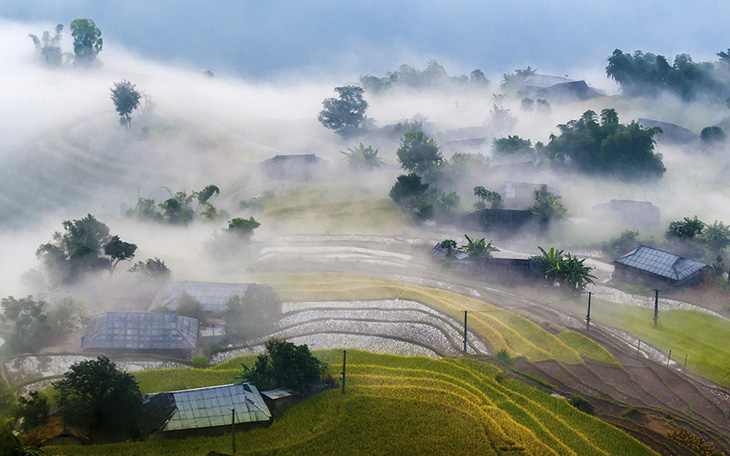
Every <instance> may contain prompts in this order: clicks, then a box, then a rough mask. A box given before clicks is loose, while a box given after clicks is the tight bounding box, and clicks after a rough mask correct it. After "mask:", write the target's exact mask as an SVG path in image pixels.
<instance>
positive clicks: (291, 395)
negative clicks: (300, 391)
mask: <svg viewBox="0 0 730 456" xmlns="http://www.w3.org/2000/svg"><path fill="white" fill-rule="evenodd" d="M261 397H263V398H264V402H266V405H267V406H268V407H269V410H272V411H274V410H278V411H279V412H283V411H284V410H286V409H288V408H289V407H291V406H292V405H294V404H296V403H297V402H299V395H297V393H295V392H294V391H292V390H290V389H289V388H277V389H274V390H269V391H261Z"/></svg>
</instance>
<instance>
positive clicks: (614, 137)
mask: <svg viewBox="0 0 730 456" xmlns="http://www.w3.org/2000/svg"><path fill="white" fill-rule="evenodd" d="M558 129H559V130H560V136H555V135H551V136H550V142H549V143H548V144H547V145H546V146H544V147H541V148H539V152H540V153H541V154H542V155H543V156H544V157H546V158H547V159H548V160H550V161H552V162H553V163H556V164H559V165H560V166H571V167H573V168H575V169H576V170H578V171H580V172H583V173H586V174H600V175H612V176H616V177H618V178H621V179H624V180H631V179H639V178H643V177H661V176H662V175H663V174H664V172H665V171H666V168H664V164H663V163H662V156H661V154H655V153H654V146H655V144H656V141H654V135H656V134H659V133H661V132H662V131H661V129H660V128H659V127H653V128H643V127H642V126H641V125H639V124H638V123H636V122H634V121H632V122H631V123H630V124H621V123H619V121H618V114H616V111H615V110H613V109H604V110H602V111H601V120H600V123H599V122H598V120H597V119H596V113H595V112H593V111H590V110H589V111H586V112H584V113H583V115H582V116H581V118H580V119H577V120H570V121H569V122H568V123H566V124H561V125H558Z"/></svg>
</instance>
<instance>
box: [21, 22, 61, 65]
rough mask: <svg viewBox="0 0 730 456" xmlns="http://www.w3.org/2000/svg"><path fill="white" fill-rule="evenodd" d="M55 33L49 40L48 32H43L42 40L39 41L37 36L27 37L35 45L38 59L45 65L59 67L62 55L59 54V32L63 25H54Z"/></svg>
mask: <svg viewBox="0 0 730 456" xmlns="http://www.w3.org/2000/svg"><path fill="white" fill-rule="evenodd" d="M55 31H56V33H55V34H54V35H53V38H51V34H50V33H49V32H43V35H42V38H41V39H40V40H39V39H38V37H37V36H35V35H33V34H30V35H28V36H29V37H30V38H31V39H32V40H33V44H34V45H35V50H36V54H38V58H39V59H40V60H41V62H43V63H44V64H45V65H48V66H60V65H61V63H62V61H63V53H62V52H61V46H60V43H61V32H63V24H58V25H56V29H55Z"/></svg>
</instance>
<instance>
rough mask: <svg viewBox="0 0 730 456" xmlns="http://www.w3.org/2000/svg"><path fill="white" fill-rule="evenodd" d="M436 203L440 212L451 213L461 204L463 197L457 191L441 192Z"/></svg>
mask: <svg viewBox="0 0 730 456" xmlns="http://www.w3.org/2000/svg"><path fill="white" fill-rule="evenodd" d="M434 203H435V205H436V208H437V209H438V211H439V212H440V213H442V214H444V215H450V214H452V213H453V212H454V211H456V210H457V209H458V208H459V206H461V197H460V196H459V194H458V193H456V192H448V193H446V192H439V193H438V194H437V195H436V200H435V201H434Z"/></svg>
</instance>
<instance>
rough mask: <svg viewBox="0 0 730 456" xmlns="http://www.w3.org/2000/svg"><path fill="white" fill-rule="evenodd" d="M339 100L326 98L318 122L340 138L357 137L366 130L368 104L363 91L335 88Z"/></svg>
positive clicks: (353, 87) (354, 87) (360, 88)
mask: <svg viewBox="0 0 730 456" xmlns="http://www.w3.org/2000/svg"><path fill="white" fill-rule="evenodd" d="M335 92H337V93H338V94H339V97H338V98H326V99H325V100H324V101H323V102H322V106H323V107H324V109H323V110H322V111H320V113H319V117H318V120H319V121H320V123H321V124H322V125H324V126H325V127H326V128H329V129H330V130H334V132H335V133H337V134H338V135H340V136H344V137H348V136H355V135H357V134H359V133H360V132H362V131H363V130H364V129H366V125H365V121H366V116H365V111H366V110H367V108H368V102H367V101H365V99H364V98H363V92H364V91H363V89H362V87H358V86H353V85H349V86H343V87H335Z"/></svg>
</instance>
